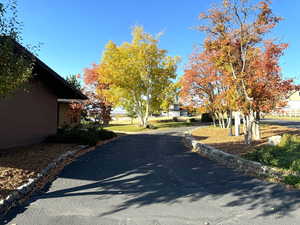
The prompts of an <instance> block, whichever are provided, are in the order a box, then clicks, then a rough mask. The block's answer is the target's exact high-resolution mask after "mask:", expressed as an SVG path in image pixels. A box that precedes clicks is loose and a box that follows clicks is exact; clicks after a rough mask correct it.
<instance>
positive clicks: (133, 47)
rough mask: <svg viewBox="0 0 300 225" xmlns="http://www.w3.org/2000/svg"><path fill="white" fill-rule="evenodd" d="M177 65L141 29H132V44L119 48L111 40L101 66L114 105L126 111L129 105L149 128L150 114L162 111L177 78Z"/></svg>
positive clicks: (125, 44) (124, 44) (154, 40)
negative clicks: (163, 103)
mask: <svg viewBox="0 0 300 225" xmlns="http://www.w3.org/2000/svg"><path fill="white" fill-rule="evenodd" d="M177 62H178V58H177V57H174V58H172V57H170V56H167V51H166V50H164V49H160V48H159V47H158V38H156V37H154V36H152V35H150V34H148V33H145V32H144V30H143V28H142V27H134V28H133V31H132V41H131V42H125V43H123V44H121V45H120V46H117V45H116V44H115V43H113V42H112V41H110V42H109V43H108V44H107V45H106V48H105V51H104V54H103V58H102V60H101V64H103V67H102V69H103V71H102V74H103V76H105V80H106V82H108V83H109V84H110V88H109V90H108V91H109V93H110V96H111V99H112V102H114V103H115V104H116V105H117V106H122V107H124V108H125V109H126V107H128V105H130V107H131V108H132V109H134V111H135V112H136V114H137V116H138V118H139V121H140V125H141V126H143V127H146V126H147V125H148V118H149V115H150V114H151V113H152V112H155V111H158V110H159V109H160V107H161V101H162V99H164V97H165V93H166V92H165V89H166V88H168V87H169V86H170V85H171V84H172V79H175V78H176V64H177Z"/></svg>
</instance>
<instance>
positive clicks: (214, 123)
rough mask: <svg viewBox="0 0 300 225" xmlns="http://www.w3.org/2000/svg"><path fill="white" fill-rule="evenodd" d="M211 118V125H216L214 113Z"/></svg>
mask: <svg viewBox="0 0 300 225" xmlns="http://www.w3.org/2000/svg"><path fill="white" fill-rule="evenodd" d="M211 117H212V120H213V125H214V127H216V117H215V116H214V114H212V116H211Z"/></svg>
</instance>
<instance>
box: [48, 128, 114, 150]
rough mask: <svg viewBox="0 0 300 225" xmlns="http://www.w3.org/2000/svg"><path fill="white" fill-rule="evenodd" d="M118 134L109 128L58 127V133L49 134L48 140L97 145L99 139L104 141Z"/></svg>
mask: <svg viewBox="0 0 300 225" xmlns="http://www.w3.org/2000/svg"><path fill="white" fill-rule="evenodd" d="M116 136H117V135H116V134H115V133H114V132H112V131H108V130H104V129H97V128H86V129H84V128H78V127H75V128H65V129H58V131H57V133H56V135H52V136H49V137H48V138H47V139H46V142H51V143H76V144H82V145H90V146H93V145H96V144H97V142H98V141H104V140H107V139H111V138H114V137H116Z"/></svg>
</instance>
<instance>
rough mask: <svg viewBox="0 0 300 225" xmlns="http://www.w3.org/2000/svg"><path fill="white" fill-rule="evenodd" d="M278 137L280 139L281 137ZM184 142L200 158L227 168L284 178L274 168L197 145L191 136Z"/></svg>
mask: <svg viewBox="0 0 300 225" xmlns="http://www.w3.org/2000/svg"><path fill="white" fill-rule="evenodd" d="M274 137H276V136H274ZM279 137H280V138H281V136H279ZM274 139H275V140H276V141H278V139H279V138H278V136H277V138H274ZM279 141H280V140H279ZM185 142H186V144H187V145H188V146H190V147H192V148H193V151H196V152H198V153H199V154H200V155H201V156H203V157H207V158H209V159H211V160H214V161H217V162H219V163H221V164H223V165H225V166H227V167H230V168H235V169H237V170H239V171H241V172H244V173H246V174H250V175H258V176H269V177H276V178H283V177H284V176H285V174H284V172H283V171H278V170H276V169H275V168H272V167H268V166H265V165H262V164H261V163H259V162H254V161H250V160H246V159H243V158H241V157H239V156H237V155H232V154H229V153H226V152H223V151H221V150H218V149H216V148H214V147H212V146H209V145H206V144H202V143H199V142H197V141H196V140H195V139H194V138H193V137H191V136H187V135H186V136H185ZM299 175H300V174H299Z"/></svg>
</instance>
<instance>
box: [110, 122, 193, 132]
mask: <svg viewBox="0 0 300 225" xmlns="http://www.w3.org/2000/svg"><path fill="white" fill-rule="evenodd" d="M151 125H153V126H154V128H153V129H147V128H143V127H139V126H138V125H136V124H112V125H110V126H108V127H105V129H108V130H112V131H120V132H141V131H149V130H157V129H168V128H174V127H186V126H193V125H195V123H189V122H184V121H179V122H174V121H167V122H159V121H152V122H151Z"/></svg>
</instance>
